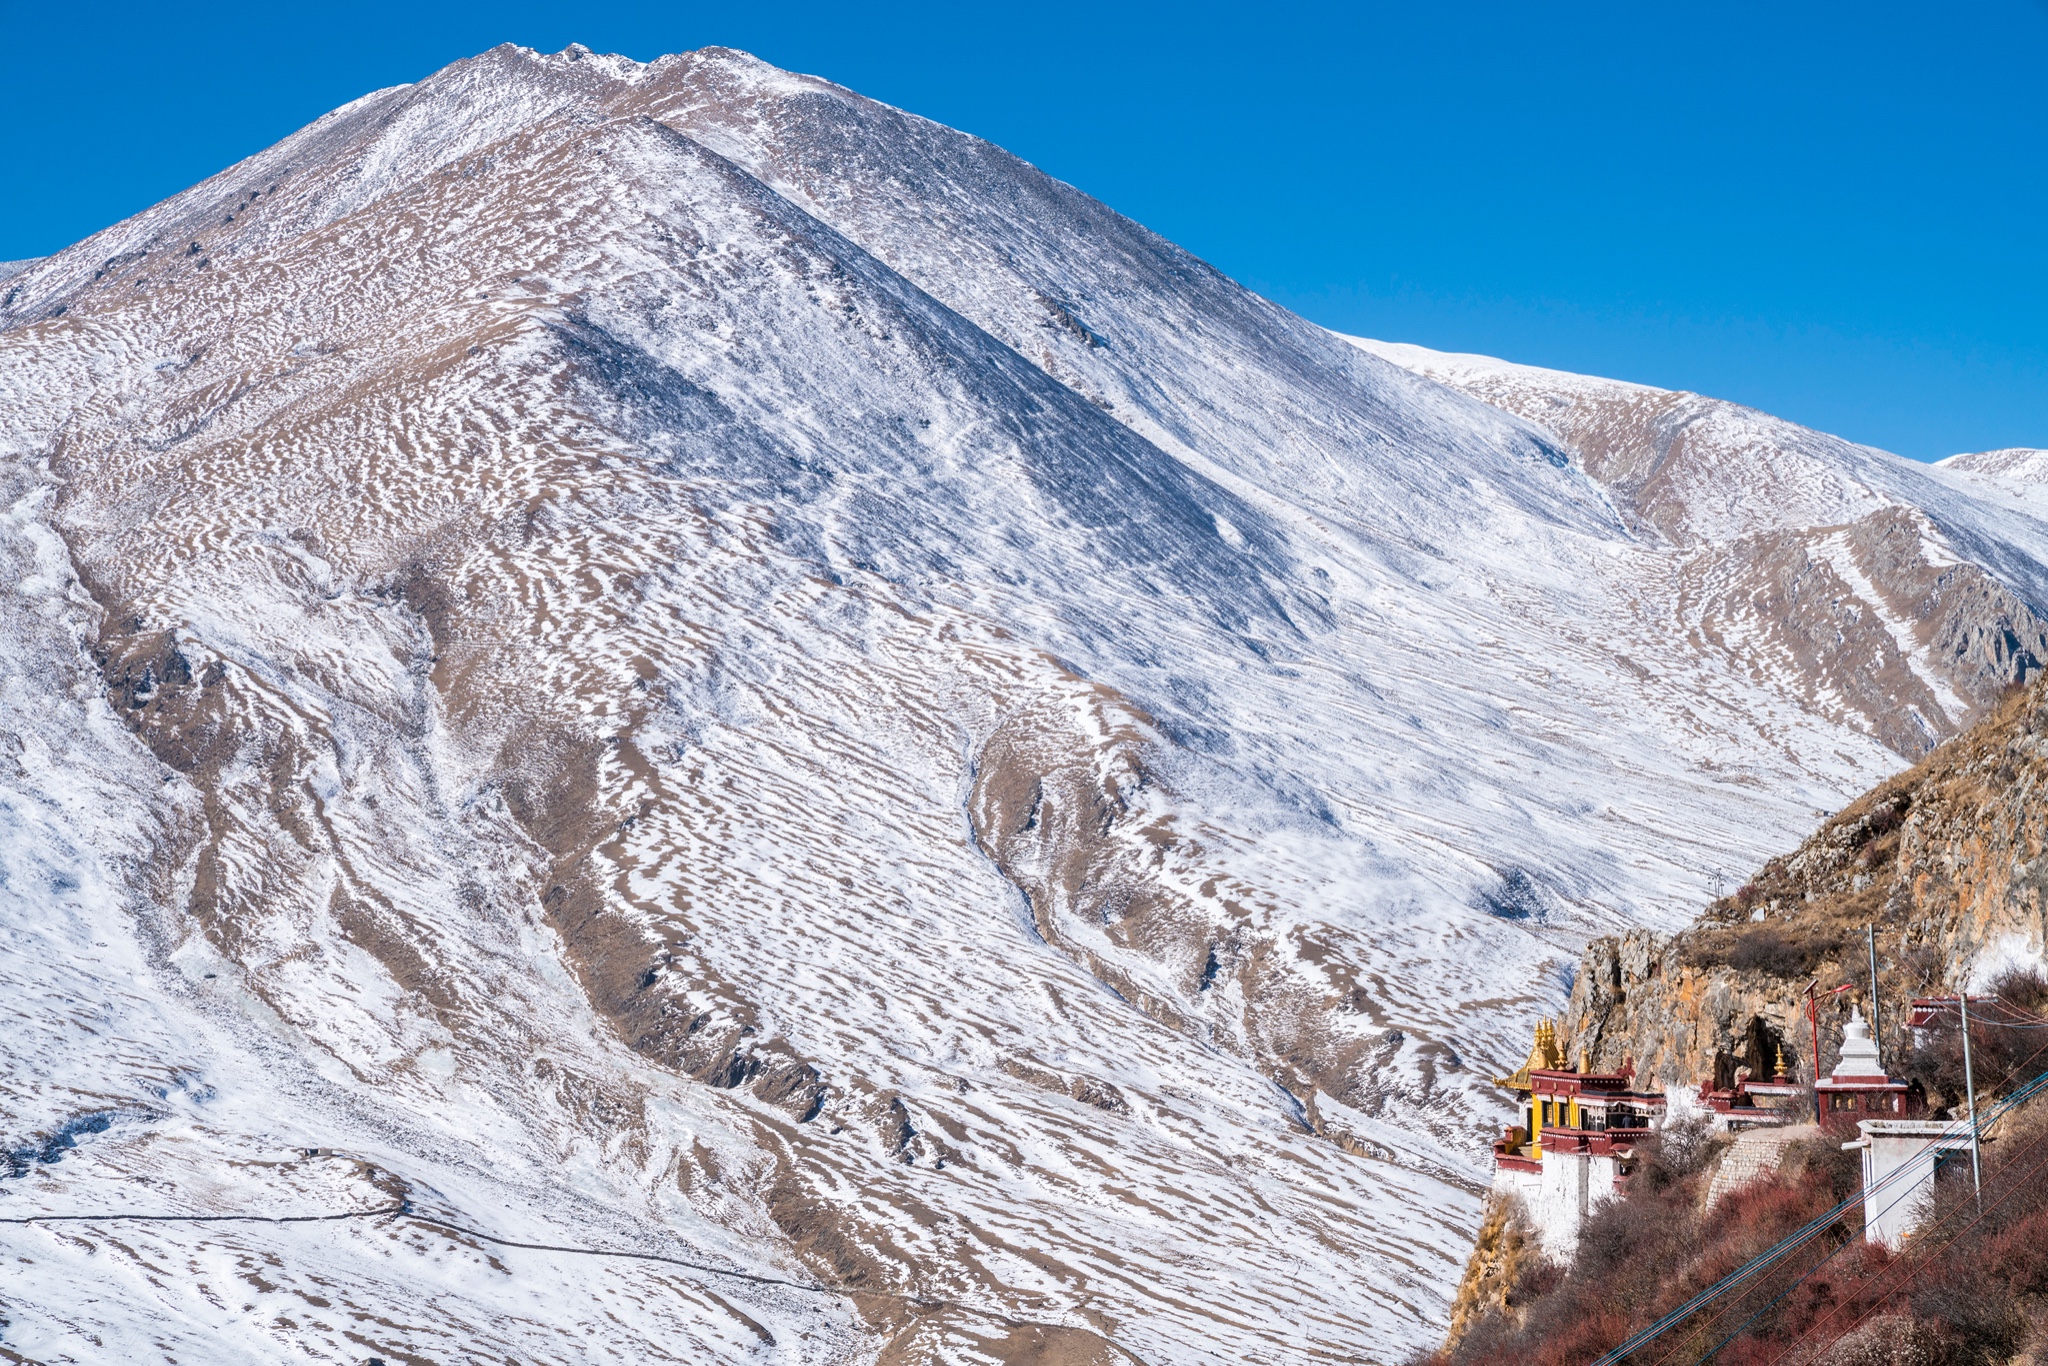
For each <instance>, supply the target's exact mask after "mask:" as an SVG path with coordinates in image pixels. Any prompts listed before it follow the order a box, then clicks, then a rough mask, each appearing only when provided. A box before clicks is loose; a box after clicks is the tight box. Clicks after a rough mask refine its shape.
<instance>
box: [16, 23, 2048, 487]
mask: <svg viewBox="0 0 2048 1366" xmlns="http://www.w3.org/2000/svg"><path fill="white" fill-rule="evenodd" d="M0 34H4V35H5V38H6V47H7V49H8V51H7V61H6V65H5V67H4V68H0V69H4V73H5V74H4V76H0V119H4V125H0V126H4V128H5V135H4V139H0V259H7V258H10V257H22V256H35V255H40V254H42V253H45V252H49V251H52V250H55V249H56V248H58V247H61V246H63V245H65V244H66V243H69V242H71V241H73V240H75V239H77V238H79V237H82V236H84V235H86V234H87V233H90V232H92V231H94V230H95V229H98V228H100V227H103V226H105V225H106V224H108V223H111V222H113V221H115V220H117V219H119V218H121V217H123V216H125V215H127V214H129V213H133V212H135V211H136V210H138V209H141V208H143V207H145V206H146V205H148V204H150V203H153V202H154V201H156V200H158V199H160V198H162V197H163V196H165V195H168V194H171V193H173V192H175V191H177V190H179V189H181V188H183V187H184V186H186V185H188V184H190V183H192V182H193V181H196V180H198V179H200V178H201V177H203V176H205V175H208V174H210V173H211V172H213V171H215V170H218V169H220V168H221V167H223V166H225V165H227V164H229V163H230V162H232V161H234V160H235V159H237V158H239V157H242V156H245V155H247V154H248V153H250V152H253V151H255V150H257V149H258V148H260V147H263V146H265V145H266V144H268V143H270V142H272V141H274V140H276V139H277V138H279V137H281V136H283V135H284V134H286V133H288V132H290V131H291V130H292V129H293V128H295V127H298V126H299V125H301V124H303V123H305V122H307V121H308V120H310V119H312V118H314V117H316V116H317V115H319V114H320V113H322V112H324V111H326V110H327V109H329V108H331V107H333V106H335V105H337V104H340V103H342V102H343V101H345V100H348V99H351V98H353V97H355V96H357V95H360V94H362V93H364V92H365V91H367V90H370V89H372V88H375V87H378V86H384V85H392V84H396V83H398V82H402V81H409V80H413V79H416V78H418V77H420V76H424V75H426V74H427V73H428V72H430V71H432V70H434V69H435V68H437V67H439V66H441V65H443V64H445V63H447V62H450V61H453V60H455V59H456V58H459V57H463V56H466V55H468V54H470V53H473V52H477V51H480V50H482V49H483V48H486V47H489V46H491V45H492V44H494V43H498V42H501V41H505V40H511V41H514V42H519V43H524V44H527V45H529V46H533V47H538V48H542V49H545V50H549V51H553V50H556V49H559V48H561V47H563V46H565V45H567V44H568V43H570V42H572V41H580V42H583V43H585V44H588V45H589V46H591V47H594V48H597V49H599V50H602V51H616V52H624V53H627V54H628V55H630V56H633V57H638V58H642V59H647V58H651V57H654V56H656V55H658V54H660V53H663V52H669V51H675V50H679V49H683V48H690V47H700V46H703V45H705V44H708V43H721V44H726V45H730V46H734V47H742V48H746V49H748V50H750V51H752V52H755V53H757V54H759V55H760V56H762V57H765V58H767V59H768V60H769V61H772V62H775V63H777V64H779V65H782V66H787V67H792V68H795V69H798V70H802V71H809V72H814V73H817V74H819V75H823V76H827V77H830V78H831V79H833V80H836V81H839V82H841V83H843V84H846V85H850V86H852V87H854V88H855V89H857V90H860V91H862V92H864V93H866V94H869V95H872V96H875V97H876V98H878V99H883V100H887V101H889V102H891V103H893V104H897V105H901V106H903V107H905V108H908V109H912V110H915V111H917V112H918V113H921V114H925V115H928V116H930V117H932V118H935V119H939V120H942V121H943V122H946V123H950V124H953V125H954V126H956V127H960V128H965V129H967V130H969V131H972V132H975V133H979V134H981V135H983V136H985V137H988V138H991V139H993V140H994V141H997V142H1000V143H1002V144H1004V145H1005V146H1007V147H1009V148H1010V149H1011V150H1013V151H1015V152H1017V153H1018V154H1019V155H1021V156H1023V157H1025V158H1027V159H1028V160H1031V161H1033V162H1036V163H1037V164H1038V165H1040V166H1042V167H1044V168H1045V169H1046V170H1048V171H1050V172H1051V173H1052V174H1054V175H1056V176H1059V177H1060V178H1061V179H1064V180H1067V181H1070V182H1072V183H1073V184H1075V185H1078V186H1080V187H1081V188H1082V189H1084V190H1087V191H1088V192H1089V193H1091V194H1094V195H1096V196H1097V197H1099V198H1101V199H1103V200H1105V201H1107V202H1108V203H1109V204H1111V205H1113V206H1114V207H1116V208H1118V209H1120V210H1122V211H1123V212H1124V213H1127V214H1129V215H1131V216H1132V217H1134V218H1137V219H1139V220H1140V221H1142V222H1144V223H1146V224H1148V225H1149V226H1151V227H1153V228H1155V229H1157V230H1158V231H1159V232H1161V233H1164V234H1165V235H1166V236H1168V237H1171V238H1173V239H1175V240H1176V241H1178V242H1180V243H1182V244H1183V245H1185V246H1186V247H1188V248H1189V249H1190V250H1192V251H1194V252H1196V253H1197V254H1199V255H1201V256H1203V257H1205V258H1207V259H1208V260H1210V261H1211V262H1213V263H1215V264H1216V265H1217V266H1218V267H1220V268H1221V269H1223V270H1225V271H1227V272H1228V273H1230V274H1231V275H1233V276H1235V277H1236V278H1237V279H1239V280H1242V281H1244V282H1245V283H1246V284H1248V285H1250V286H1251V287H1252V288H1254V289H1257V290H1259V291H1260V292H1262V293H1264V294H1266V295H1268V296H1269V297H1272V298H1274V299H1277V300H1279V301H1280V302H1282V303H1285V304H1287V305H1289V306H1290V307H1292V308H1295V309H1296V310H1298V311H1300V312H1302V313H1304V314H1306V315H1307V316H1308V317H1310V318H1313V319H1315V320H1316V321H1318V322H1321V323H1324V324H1326V325H1328V326H1331V327H1336V328H1339V329H1342V330H1346V331H1352V332H1360V333H1364V334H1367V335H1370V336H1376V337H1386V338H1392V339H1396V340H1403V341H1415V342H1420V343H1422V344H1424V345H1427V346H1435V347H1440V348H1444V349H1449V350H1466V351H1482V352H1487V353H1491V354H1494V355H1500V356H1506V357H1508V358H1510V359H1513V360H1519V361H1526V362H1530V363H1533V364H1539V365H1550V366H1556V367H1560V368H1563V369H1572V370H1581V371H1588V372H1592V373H1597V374H1603V375H1614V376H1619V377H1622V378H1626V379H1634V380H1641V381H1644V382H1646V383H1651V384H1659V385H1665V386H1670V387H1674V388H1688V389H1696V390H1699V391H1702V392H1705V393H1711V394H1717V395H1720V396H1723V397H1727V398H1733V399H1736V400H1739V401H1741V402H1745V403H1751V404H1755V405H1756V406H1758V407H1761V408H1766V409H1769V410H1771V411H1773V412H1777V413H1780V414H1782V415H1784V416H1786V417H1790V418H1793V419H1795V420H1797V421H1801V422H1805V423H1809V424H1811V425H1813V426H1817V427H1822V428H1826V429H1828V430H1831V431H1836V432H1839V433H1841V434H1843V435H1845V436H1849V437H1852V438H1854V439H1856V440H1859V441H1867V442H1870V443H1872V444H1874V445H1880V446H1884V447H1887V448H1889V449H1892V450H1896V451H1899V452H1901V453H1903V454H1907V455H1912V456H1917V457H1921V458H1933V457H1937V456H1941V455H1945V454H1948V453H1950V452H1954V451H1959V450H1974V449H1982V448H1987V447H1994V446H2007V445H2034V446H2048V0H1981V3H1965V4H1956V5H1924V4H1919V5H1904V4H1891V3H1884V2H1883V0H1866V2H1864V3H1854V4H1848V3H1845V4H1812V5H1800V4H1787V3H1783V0H1779V2H1778V3H1772V4H1744V3H1725V2H1724V3H1716V4H1695V5H1679V4H1642V3H1634V4H1626V5H1624V4H1597V3H1575V4H1570V5H1530V4H1527V3H1483V2H1475V3H1468V4H1464V5H1427V4H1414V3H1409V4H1402V5H1398V6H1396V5H1376V4H1370V3H1361V4H1333V5H1319V4H1294V5H1287V4H1268V5H1236V6H1205V5H1202V4H1195V3H1188V4H1176V5H1119V4H1115V3H1104V2H1103V0H1097V2H1096V3H1089V4H1073V3H1068V0H1049V2H1048V0H1040V2H1039V3H1031V4H988V5H979V6H976V5H961V4H952V5H930V6H918V5H874V4H857V3H846V2H845V0H841V3H835V4H812V3H807V2H806V0H784V2H782V3H775V4H743V3H714V4H698V3H675V4H666V5H655V4H632V3H608V0H577V2H576V3H555V4H531V3H523V2H522V0H499V2H498V3H490V4H446V5H436V4H433V3H413V4H406V5H394V4H388V3H372V4H346V3H343V4H330V5H319V6H305V5H295V4H275V3H270V4H265V5H261V6H253V5H251V6H241V5H237V4H235V3H219V4H162V3H155V4H151V5H148V6H140V5H129V4H120V3H116V4H103V5H78V4H72V5H62V4H56V5H53V4H49V3H36V4H23V3H21V0H0Z"/></svg>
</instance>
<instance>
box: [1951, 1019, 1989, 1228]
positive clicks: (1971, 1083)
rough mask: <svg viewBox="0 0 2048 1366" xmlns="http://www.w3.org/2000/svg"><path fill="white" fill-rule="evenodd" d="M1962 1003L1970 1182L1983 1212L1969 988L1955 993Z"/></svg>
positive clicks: (1982, 1184)
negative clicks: (1968, 1105)
mask: <svg viewBox="0 0 2048 1366" xmlns="http://www.w3.org/2000/svg"><path fill="white" fill-rule="evenodd" d="M1956 999H1957V1000H1958V1001H1961V1002H1962V1003H1963V1089H1964V1090H1965V1091H1966V1092H1968V1094H1969V1098H1970V1184H1971V1185H1973V1186H1975V1187H1976V1189H1977V1213H1978V1214H1980V1215H1981V1214H1983V1213H1984V1166H1983V1163H1982V1162H1981V1161H1979V1159H1978V1157H1977V1145H1978V1142H1979V1140H1978V1137H1977V1072H1976V1069H1975V1068H1973V1067H1972V1066H1971V1065H1970V989H1969V988H1968V987H1967V986H1965V987H1964V988H1963V989H1962V990H1961V991H1959V992H1957V993H1956Z"/></svg>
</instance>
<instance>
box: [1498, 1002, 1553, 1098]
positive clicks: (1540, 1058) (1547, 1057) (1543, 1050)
mask: <svg viewBox="0 0 2048 1366" xmlns="http://www.w3.org/2000/svg"><path fill="white" fill-rule="evenodd" d="M1563 1066H1564V1050H1563V1049H1561V1048H1559V1047H1558V1046H1557V1021H1555V1020H1548V1019H1545V1020H1538V1021H1537V1022H1536V1045H1535V1047H1533V1048H1531V1049H1530V1050H1529V1060H1528V1061H1527V1062H1525V1063H1523V1064H1522V1065H1521V1066H1520V1067H1518V1068H1516V1069H1515V1073H1514V1075H1513V1076H1508V1077H1495V1078H1494V1079H1493V1081H1494V1084H1495V1085H1496V1086H1505V1087H1508V1088H1510V1089H1511V1090H1515V1091H1527V1090H1529V1089H1530V1085H1529V1073H1530V1072H1532V1071H1546V1072H1554V1071H1557V1070H1559V1069H1561V1068H1562V1067H1563Z"/></svg>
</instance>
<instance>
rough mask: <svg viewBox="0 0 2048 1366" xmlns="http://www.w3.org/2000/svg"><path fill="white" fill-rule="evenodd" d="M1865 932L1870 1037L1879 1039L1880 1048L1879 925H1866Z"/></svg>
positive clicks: (1881, 1039) (1882, 1022) (1881, 1029)
mask: <svg viewBox="0 0 2048 1366" xmlns="http://www.w3.org/2000/svg"><path fill="white" fill-rule="evenodd" d="M1863 930H1864V933H1865V934H1867V935H1869V936H1870V1037H1871V1038H1873V1039H1876V1040H1877V1046H1878V1047H1879V1048H1882V1047H1884V1018H1883V1017H1882V1016H1881V1015H1879V1014H1878V1007H1877V926H1876V925H1865V926H1864V927H1863Z"/></svg>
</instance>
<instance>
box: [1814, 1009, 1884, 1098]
mask: <svg viewBox="0 0 2048 1366" xmlns="http://www.w3.org/2000/svg"><path fill="white" fill-rule="evenodd" d="M1828 1079H1829V1080H1830V1081H1832V1082H1834V1083H1836V1084H1837V1085H1841V1084H1843V1083H1855V1082H1872V1081H1888V1080H1890V1078H1888V1077H1886V1076H1885V1074H1884V1064H1883V1063H1882V1062H1881V1061H1879V1060H1878V1056H1877V1040H1876V1039H1873V1038H1871V1037H1870V1026H1869V1025H1868V1024H1867V1023H1865V1021H1864V1019H1863V1012H1862V1011H1861V1010H1857V1009H1853V1008H1852V1009H1851V1010H1850V1012H1849V1023H1847V1024H1845V1025H1843V1026H1842V1056H1841V1057H1839V1058H1837V1059H1836V1060H1835V1071H1834V1075H1833V1076H1831V1077H1829V1078H1828Z"/></svg>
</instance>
